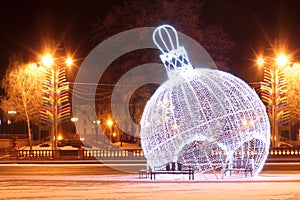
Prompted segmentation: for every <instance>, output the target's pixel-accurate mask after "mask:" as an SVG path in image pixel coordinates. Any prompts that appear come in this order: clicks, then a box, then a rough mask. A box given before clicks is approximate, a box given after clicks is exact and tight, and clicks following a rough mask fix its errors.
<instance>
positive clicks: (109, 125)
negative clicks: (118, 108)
mask: <svg viewBox="0 0 300 200" xmlns="http://www.w3.org/2000/svg"><path fill="white" fill-rule="evenodd" d="M106 124H107V125H108V127H109V139H110V141H111V134H112V125H113V124H114V122H113V121H112V120H111V119H108V120H107V122H106Z"/></svg>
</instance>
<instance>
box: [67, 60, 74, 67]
mask: <svg viewBox="0 0 300 200" xmlns="http://www.w3.org/2000/svg"><path fill="white" fill-rule="evenodd" d="M72 64H73V60H72V58H67V59H66V65H67V66H68V67H70V66H72Z"/></svg>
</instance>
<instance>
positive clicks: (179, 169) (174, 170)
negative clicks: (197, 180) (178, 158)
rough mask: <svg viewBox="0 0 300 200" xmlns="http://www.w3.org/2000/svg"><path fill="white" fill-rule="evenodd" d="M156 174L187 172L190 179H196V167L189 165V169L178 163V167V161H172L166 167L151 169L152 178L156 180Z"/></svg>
mask: <svg viewBox="0 0 300 200" xmlns="http://www.w3.org/2000/svg"><path fill="white" fill-rule="evenodd" d="M156 174H187V175H189V180H194V174H195V173H194V169H192V168H191V167H189V168H188V169H183V166H182V164H180V163H177V168H176V163H175V162H172V163H169V164H167V165H166V169H165V170H162V169H158V170H151V171H150V179H151V180H155V175H156Z"/></svg>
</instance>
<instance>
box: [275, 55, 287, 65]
mask: <svg viewBox="0 0 300 200" xmlns="http://www.w3.org/2000/svg"><path fill="white" fill-rule="evenodd" d="M276 63H277V65H278V66H279V67H283V66H285V65H286V64H287V63H288V58H287V56H286V55H283V54H280V55H279V56H278V57H277V59H276Z"/></svg>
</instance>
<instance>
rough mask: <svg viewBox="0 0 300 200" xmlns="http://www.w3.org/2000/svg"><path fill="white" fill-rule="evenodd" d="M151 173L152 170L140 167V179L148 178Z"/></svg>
mask: <svg viewBox="0 0 300 200" xmlns="http://www.w3.org/2000/svg"><path fill="white" fill-rule="evenodd" d="M149 174H150V170H148V169H140V170H139V179H141V178H148V176H149Z"/></svg>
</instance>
